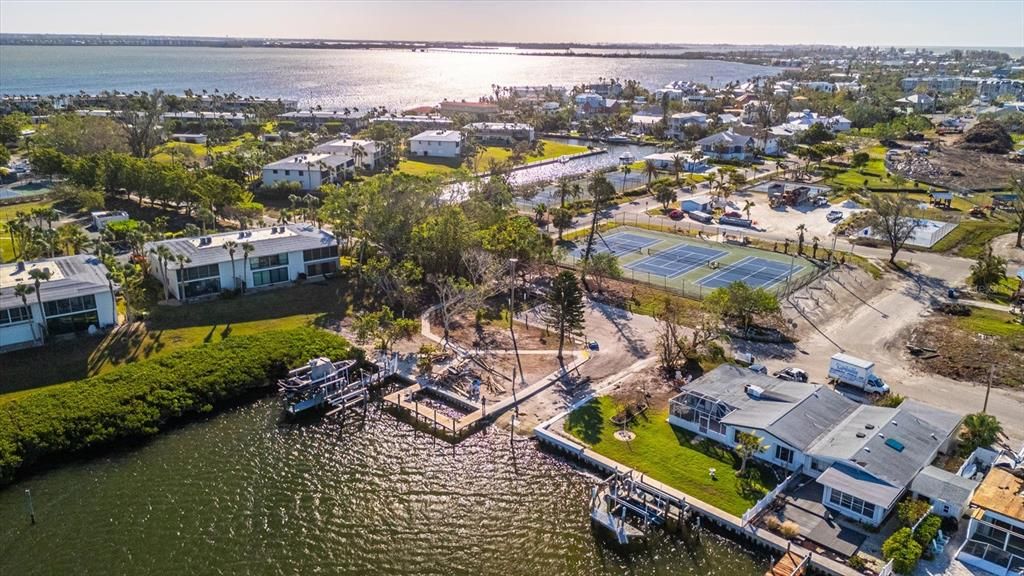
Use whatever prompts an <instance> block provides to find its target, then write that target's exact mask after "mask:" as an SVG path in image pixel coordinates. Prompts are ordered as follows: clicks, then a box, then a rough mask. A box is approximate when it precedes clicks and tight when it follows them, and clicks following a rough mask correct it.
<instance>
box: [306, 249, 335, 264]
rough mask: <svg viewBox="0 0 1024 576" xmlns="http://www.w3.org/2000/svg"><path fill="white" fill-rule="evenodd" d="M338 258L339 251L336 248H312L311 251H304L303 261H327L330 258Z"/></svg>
mask: <svg viewBox="0 0 1024 576" xmlns="http://www.w3.org/2000/svg"><path fill="white" fill-rule="evenodd" d="M337 256H338V249H337V247H335V246H324V247H323V248H312V249H310V250H303V251H302V261H303V262H312V261H313V260H326V259H328V258H336V257H337Z"/></svg>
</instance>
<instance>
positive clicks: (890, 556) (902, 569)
mask: <svg viewBox="0 0 1024 576" xmlns="http://www.w3.org/2000/svg"><path fill="white" fill-rule="evenodd" d="M922 552H924V549H923V548H921V545H920V544H918V543H917V542H916V541H915V540H914V535H913V533H911V531H910V528H900V529H899V530H897V531H896V532H895V533H894V534H893V535H892V536H890V537H889V539H888V540H886V541H885V542H884V543H883V544H882V556H883V557H884V558H885V559H886V560H892V567H893V569H894V570H896V571H897V572H899V573H900V574H910V573H911V572H912V571H913V570H914V566H916V565H917V561H918V560H920V559H921V553H922Z"/></svg>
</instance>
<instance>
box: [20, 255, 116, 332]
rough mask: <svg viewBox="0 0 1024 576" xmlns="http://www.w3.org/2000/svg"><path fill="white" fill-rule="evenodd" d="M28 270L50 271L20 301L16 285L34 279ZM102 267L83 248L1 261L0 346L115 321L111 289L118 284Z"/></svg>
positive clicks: (114, 289) (26, 283)
mask: <svg viewBox="0 0 1024 576" xmlns="http://www.w3.org/2000/svg"><path fill="white" fill-rule="evenodd" d="M32 270H46V271H49V273H50V279H49V280H46V281H43V282H41V283H40V285H39V292H38V293H33V294H28V295H27V296H26V298H25V300H24V301H23V300H22V299H21V297H20V296H18V295H17V294H16V293H15V290H16V288H15V287H16V286H18V285H19V284H24V285H29V286H33V287H34V286H35V280H33V279H32V277H31V276H30V275H29V273H30V272H31V271H32ZM107 272H108V270H107V267H106V266H104V265H103V263H102V262H101V261H100V260H99V258H96V257H95V256H89V255H84V254H82V255H78V256H64V257H61V258H53V259H49V260H36V261H34V262H18V263H14V264H0V351H5V350H9V349H11V348H18V347H23V346H30V345H32V344H34V343H40V342H42V338H43V337H44V335H47V336H49V337H53V336H58V335H61V334H71V333H75V332H85V331H87V330H89V329H90V327H93V326H95V327H96V328H105V327H107V326H112V325H114V324H117V306H116V304H115V296H114V294H115V293H116V292H117V291H118V289H119V287H118V285H117V284H113V283H111V282H110V281H108V280H107ZM40 300H42V303H43V307H42V310H40V308H39V301H40ZM44 326H45V327H46V328H45V330H46V331H45V333H44V328H43V327H44Z"/></svg>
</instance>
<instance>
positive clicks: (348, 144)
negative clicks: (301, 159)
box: [313, 137, 384, 170]
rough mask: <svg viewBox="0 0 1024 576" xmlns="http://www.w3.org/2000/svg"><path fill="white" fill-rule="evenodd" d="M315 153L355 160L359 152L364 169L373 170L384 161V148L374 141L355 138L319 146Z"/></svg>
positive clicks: (339, 139) (333, 141)
mask: <svg viewBox="0 0 1024 576" xmlns="http://www.w3.org/2000/svg"><path fill="white" fill-rule="evenodd" d="M313 151H314V152H317V153H319V154H335V155H340V156H346V157H348V158H352V159H353V160H355V158H356V152H357V151H358V152H359V156H360V158H359V163H360V165H361V166H362V167H363V168H366V169H367V170H372V169H374V168H377V167H379V166H380V165H381V163H382V162H383V161H384V147H383V145H381V144H380V143H379V142H375V141H373V140H357V139H354V138H348V137H345V138H338V139H337V140H331V141H330V142H324V143H323V144H317V145H316V146H314V147H313Z"/></svg>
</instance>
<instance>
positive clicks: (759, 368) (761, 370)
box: [747, 364, 768, 376]
mask: <svg viewBox="0 0 1024 576" xmlns="http://www.w3.org/2000/svg"><path fill="white" fill-rule="evenodd" d="M747 368H749V369H750V370H751V371H753V372H757V373H758V374H764V375H765V376H767V375H768V368H766V367H765V365H764V364H751V365H750V366H748V367H747Z"/></svg>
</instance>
